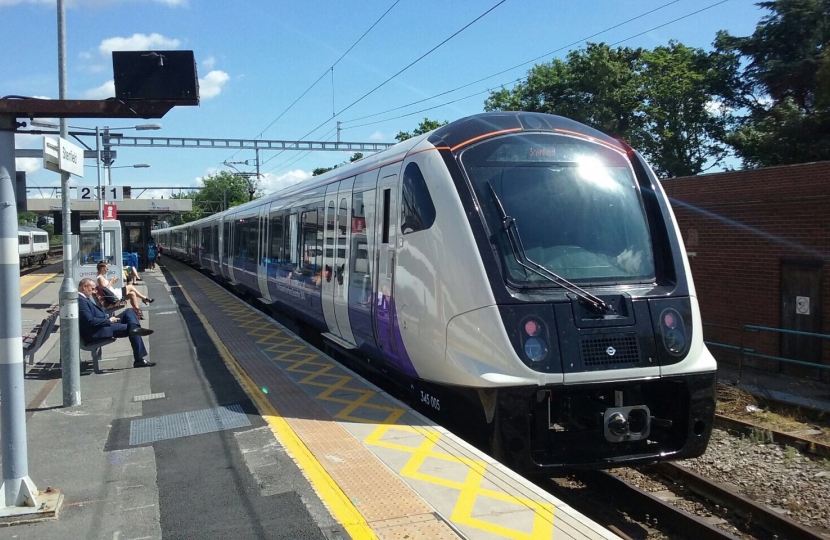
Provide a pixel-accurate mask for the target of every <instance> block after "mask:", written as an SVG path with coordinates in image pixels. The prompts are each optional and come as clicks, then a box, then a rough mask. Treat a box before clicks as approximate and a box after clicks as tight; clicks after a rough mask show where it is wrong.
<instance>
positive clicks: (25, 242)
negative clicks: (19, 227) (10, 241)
mask: <svg viewBox="0 0 830 540" xmlns="http://www.w3.org/2000/svg"><path fill="white" fill-rule="evenodd" d="M17 243H18V244H19V245H21V246H28V245H29V237H28V236H18V237H17Z"/></svg>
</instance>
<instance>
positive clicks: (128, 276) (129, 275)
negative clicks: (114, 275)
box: [124, 266, 144, 284]
mask: <svg viewBox="0 0 830 540" xmlns="http://www.w3.org/2000/svg"><path fill="white" fill-rule="evenodd" d="M136 281H144V280H143V279H141V278H140V277H139V276H138V272H137V271H136V269H135V266H125V267H124V283H127V284H130V283H135V282H136Z"/></svg>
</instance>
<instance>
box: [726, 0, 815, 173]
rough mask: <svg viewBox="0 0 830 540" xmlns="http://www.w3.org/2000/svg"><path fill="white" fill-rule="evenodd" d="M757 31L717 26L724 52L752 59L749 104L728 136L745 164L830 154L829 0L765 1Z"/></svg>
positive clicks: (741, 102) (738, 103) (737, 103)
mask: <svg viewBox="0 0 830 540" xmlns="http://www.w3.org/2000/svg"><path fill="white" fill-rule="evenodd" d="M758 5H759V6H760V7H762V8H764V9H766V10H768V11H769V14H768V15H766V16H765V17H763V18H762V19H761V21H760V22H759V24H758V26H757V27H756V28H755V32H754V33H753V34H752V35H751V36H746V37H734V36H731V35H729V33H727V32H720V33H718V36H717V39H716V40H715V45H716V47H717V49H718V50H719V51H722V52H727V53H734V54H738V55H740V56H741V58H742V59H743V60H744V61H745V67H744V69H743V72H742V76H743V80H744V86H743V89H742V90H743V93H742V95H740V96H736V98H735V99H734V100H733V103H732V105H733V106H734V107H735V108H737V109H739V110H741V111H746V114H744V115H743V116H742V117H741V118H740V126H739V127H738V128H737V129H735V130H734V131H733V132H732V133H731V134H730V136H729V137H728V139H727V140H728V142H729V143H730V144H732V145H733V147H734V148H735V152H736V153H737V154H738V156H740V157H741V159H742V160H743V163H744V166H746V167H764V166H771V165H786V164H791V163H804V162H808V161H818V160H826V159H830V52H828V50H829V49H830V46H828V44H830V0H775V1H767V2H760V3H759V4H758Z"/></svg>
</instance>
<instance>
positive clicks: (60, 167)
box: [43, 137, 84, 178]
mask: <svg viewBox="0 0 830 540" xmlns="http://www.w3.org/2000/svg"><path fill="white" fill-rule="evenodd" d="M43 168H44V169H48V170H50V171H54V172H65V173H69V174H74V175H75V176H80V177H82V178H83V176H84V150H83V148H81V147H80V146H77V145H74V144H72V143H71V142H69V141H67V140H66V139H63V138H58V139H53V138H51V137H44V138H43Z"/></svg>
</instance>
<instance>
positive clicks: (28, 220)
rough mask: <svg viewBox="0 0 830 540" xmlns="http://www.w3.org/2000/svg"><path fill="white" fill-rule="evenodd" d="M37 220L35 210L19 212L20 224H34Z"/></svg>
mask: <svg viewBox="0 0 830 540" xmlns="http://www.w3.org/2000/svg"><path fill="white" fill-rule="evenodd" d="M36 221H37V214H35V213H34V212H20V213H19V214H17V224H18V225H34V223H35V222H36Z"/></svg>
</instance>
